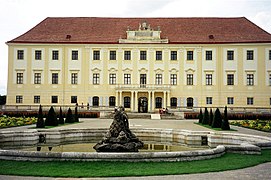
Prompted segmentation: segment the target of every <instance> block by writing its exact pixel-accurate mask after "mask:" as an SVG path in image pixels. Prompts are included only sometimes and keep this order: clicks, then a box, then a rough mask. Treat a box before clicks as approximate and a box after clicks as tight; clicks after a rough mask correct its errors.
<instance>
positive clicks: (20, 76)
mask: <svg viewBox="0 0 271 180" xmlns="http://www.w3.org/2000/svg"><path fill="white" fill-rule="evenodd" d="M23 83H24V74H23V73H17V84H23Z"/></svg>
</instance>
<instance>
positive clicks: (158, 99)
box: [155, 97, 162, 108]
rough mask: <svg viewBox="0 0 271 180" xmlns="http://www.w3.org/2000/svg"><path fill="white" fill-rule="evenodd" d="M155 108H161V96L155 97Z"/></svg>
mask: <svg viewBox="0 0 271 180" xmlns="http://www.w3.org/2000/svg"><path fill="white" fill-rule="evenodd" d="M155 108H162V98H161V97H157V98H155Z"/></svg>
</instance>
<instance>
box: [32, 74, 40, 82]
mask: <svg viewBox="0 0 271 180" xmlns="http://www.w3.org/2000/svg"><path fill="white" fill-rule="evenodd" d="M34 84H41V73H35V74H34Z"/></svg>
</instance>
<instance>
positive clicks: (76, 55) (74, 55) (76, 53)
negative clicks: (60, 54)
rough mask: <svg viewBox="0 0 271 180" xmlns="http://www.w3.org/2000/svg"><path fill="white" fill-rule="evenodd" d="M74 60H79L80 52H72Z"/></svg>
mask: <svg viewBox="0 0 271 180" xmlns="http://www.w3.org/2000/svg"><path fill="white" fill-rule="evenodd" d="M72 60H78V51H72Z"/></svg>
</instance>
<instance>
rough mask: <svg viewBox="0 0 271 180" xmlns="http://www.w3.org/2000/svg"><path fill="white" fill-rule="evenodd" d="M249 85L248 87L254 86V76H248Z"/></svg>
mask: <svg viewBox="0 0 271 180" xmlns="http://www.w3.org/2000/svg"><path fill="white" fill-rule="evenodd" d="M247 85H248V86H253V85H254V74H247Z"/></svg>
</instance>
